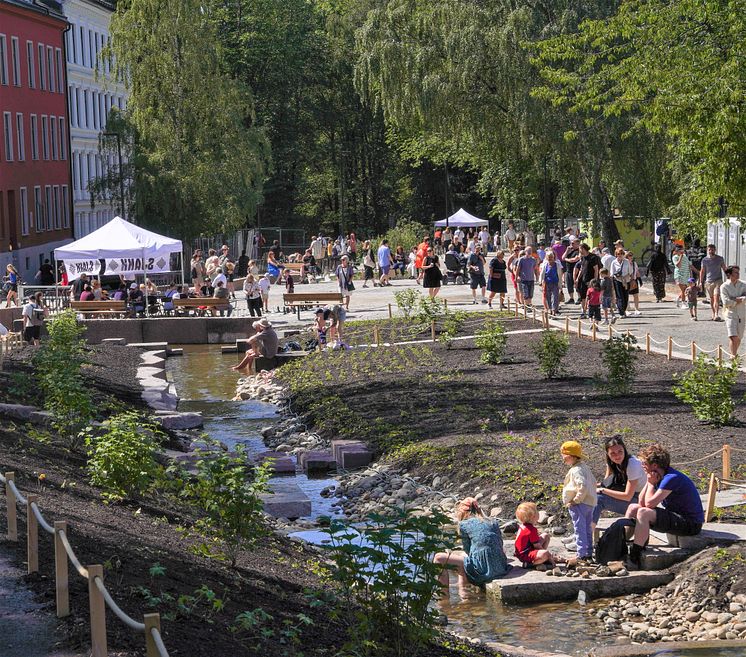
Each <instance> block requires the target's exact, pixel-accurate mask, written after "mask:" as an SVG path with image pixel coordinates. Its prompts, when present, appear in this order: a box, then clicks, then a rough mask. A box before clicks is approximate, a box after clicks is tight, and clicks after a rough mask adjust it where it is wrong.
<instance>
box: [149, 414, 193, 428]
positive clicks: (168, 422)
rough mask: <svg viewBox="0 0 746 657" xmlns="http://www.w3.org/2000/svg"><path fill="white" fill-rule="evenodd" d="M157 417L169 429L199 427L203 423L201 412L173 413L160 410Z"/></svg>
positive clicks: (157, 420)
mask: <svg viewBox="0 0 746 657" xmlns="http://www.w3.org/2000/svg"><path fill="white" fill-rule="evenodd" d="M155 419H156V422H158V423H159V424H160V425H161V426H162V427H163V428H164V429H166V430H169V431H171V430H175V431H184V430H186V429H198V428H199V427H201V426H202V424H203V421H202V414H201V413H173V412H168V411H167V412H163V411H158V412H157V413H156V416H155Z"/></svg>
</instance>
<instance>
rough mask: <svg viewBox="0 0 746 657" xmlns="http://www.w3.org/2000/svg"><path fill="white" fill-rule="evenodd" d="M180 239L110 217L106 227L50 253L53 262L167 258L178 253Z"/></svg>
mask: <svg viewBox="0 0 746 657" xmlns="http://www.w3.org/2000/svg"><path fill="white" fill-rule="evenodd" d="M181 250H182V244H181V240H175V239H173V238H171V237H165V236H163V235H158V234H157V233H153V232H151V231H149V230H145V229H144V228H140V226H135V225H134V224H131V223H129V222H128V221H125V220H124V219H122V218H121V217H114V219H112V220H111V221H110V222H109V223H108V224H105V225H103V226H101V228H99V229H98V230H94V231H93V232H92V233H90V234H89V235H86V236H85V237H81V238H80V239H79V240H77V241H76V242H72V243H70V244H66V245H65V246H61V247H60V248H58V249H55V250H54V257H55V260H85V259H87V258H91V259H99V260H100V259H101V258H143V257H147V258H158V257H166V258H168V257H169V256H170V255H171V254H172V253H181Z"/></svg>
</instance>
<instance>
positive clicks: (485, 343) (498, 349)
mask: <svg viewBox="0 0 746 657" xmlns="http://www.w3.org/2000/svg"><path fill="white" fill-rule="evenodd" d="M507 342H508V338H507V336H506V335H505V327H504V326H503V325H502V324H500V323H499V322H494V321H487V322H485V323H484V326H483V327H482V328H481V329H480V330H479V331H478V332H477V334H476V338H475V339H474V344H476V346H477V347H478V348H479V349H481V350H482V355H481V357H480V360H481V361H482V362H483V363H487V364H488V365H498V364H499V363H500V362H501V361H502V359H503V356H504V355H505V347H506V346H507Z"/></svg>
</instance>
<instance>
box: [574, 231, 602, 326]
mask: <svg viewBox="0 0 746 657" xmlns="http://www.w3.org/2000/svg"><path fill="white" fill-rule="evenodd" d="M600 271H601V258H599V257H598V256H597V255H596V254H595V253H593V252H592V251H591V249H590V247H589V246H588V245H587V244H585V243H583V244H581V245H580V272H579V273H578V280H577V281H576V284H575V289H576V290H577V292H578V297H579V298H580V302H581V303H582V306H583V310H582V313H581V315H580V317H581V319H583V318H585V317H587V313H588V298H587V297H588V287H589V286H590V284H591V281H593V280H594V279H596V278H598V272H600Z"/></svg>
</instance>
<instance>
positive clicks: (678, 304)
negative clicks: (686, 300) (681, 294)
mask: <svg viewBox="0 0 746 657" xmlns="http://www.w3.org/2000/svg"><path fill="white" fill-rule="evenodd" d="M676 307H677V308H681V299H676Z"/></svg>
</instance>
